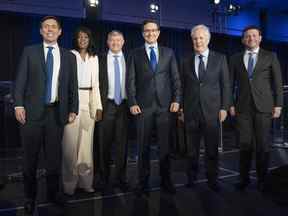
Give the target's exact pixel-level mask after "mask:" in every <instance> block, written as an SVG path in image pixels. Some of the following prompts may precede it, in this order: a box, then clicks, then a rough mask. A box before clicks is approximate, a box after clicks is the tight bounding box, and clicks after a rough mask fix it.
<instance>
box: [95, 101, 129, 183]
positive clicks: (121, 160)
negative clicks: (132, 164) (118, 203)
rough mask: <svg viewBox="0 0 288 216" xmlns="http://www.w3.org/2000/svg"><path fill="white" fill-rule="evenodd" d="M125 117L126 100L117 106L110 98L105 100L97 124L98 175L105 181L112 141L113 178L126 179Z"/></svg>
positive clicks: (108, 170)
mask: <svg viewBox="0 0 288 216" xmlns="http://www.w3.org/2000/svg"><path fill="white" fill-rule="evenodd" d="M127 118H128V108H127V103H126V101H123V102H122V103H121V104H120V105H119V106H118V105H116V104H115V103H114V101H112V100H108V101H107V104H106V108H105V110H104V111H103V119H102V121H100V122H99V124H98V141H99V157H100V161H99V162H100V176H101V177H102V178H104V179H105V181H108V179H109V177H110V166H109V161H110V159H111V148H112V144H113V143H114V146H113V147H115V151H114V152H115V180H116V181H126V161H127V160H126V158H127V121H128V120H127ZM96 172H97V171H96Z"/></svg>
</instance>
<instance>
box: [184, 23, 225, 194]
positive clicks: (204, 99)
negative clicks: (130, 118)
mask: <svg viewBox="0 0 288 216" xmlns="http://www.w3.org/2000/svg"><path fill="white" fill-rule="evenodd" d="M191 38H192V42H193V48H194V53H193V54H192V55H189V56H188V57H187V58H185V59H184V60H183V61H182V63H181V74H182V81H183V82H182V85H183V112H184V117H185V119H184V123H185V130H186V141H187V154H188V164H187V179H188V182H187V187H193V186H194V184H195V180H196V179H197V174H198V161H199V149H200V140H201V138H202V137H203V138H204V144H205V164H206V168H207V171H206V173H207V179H208V186H209V187H210V189H212V190H214V191H218V190H219V185H218V182H217V177H218V144H219V134H220V133H219V128H220V124H221V123H222V122H223V121H224V120H225V119H226V116H227V110H228V108H229V103H230V87H229V73H228V66H227V62H226V58H225V56H224V55H222V54H220V53H217V52H214V51H212V50H209V48H208V44H209V41H210V31H209V28H208V27H207V26H205V25H197V26H195V27H194V28H193V29H192V30H191Z"/></svg>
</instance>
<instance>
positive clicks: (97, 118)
mask: <svg viewBox="0 0 288 216" xmlns="http://www.w3.org/2000/svg"><path fill="white" fill-rule="evenodd" d="M102 118H103V111H102V110H100V109H97V110H96V116H95V121H96V122H98V121H101V120H102Z"/></svg>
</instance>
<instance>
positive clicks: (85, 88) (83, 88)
mask: <svg viewBox="0 0 288 216" xmlns="http://www.w3.org/2000/svg"><path fill="white" fill-rule="evenodd" d="M78 89H79V90H87V91H88V90H92V87H81V88H78Z"/></svg>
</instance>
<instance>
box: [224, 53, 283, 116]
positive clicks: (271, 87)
mask: <svg viewBox="0 0 288 216" xmlns="http://www.w3.org/2000/svg"><path fill="white" fill-rule="evenodd" d="M243 57H244V52H241V53H237V54H235V55H233V56H232V57H231V59H230V63H229V65H230V78H231V85H232V87H233V88H232V90H233V91H234V92H235V90H234V89H235V86H237V91H236V92H235V95H236V99H235V101H234V104H235V106H236V111H238V112H246V111H248V110H249V107H250V103H251V99H252V100H253V101H254V103H255V106H256V108H257V110H258V111H259V112H266V113H271V112H272V108H273V107H275V106H276V107H282V106H283V89H282V75H281V68H280V64H279V61H278V59H277V56H276V54H275V53H273V52H269V51H266V50H263V49H260V50H259V53H258V57H257V62H256V65H255V68H254V72H253V75H252V79H251V80H249V78H248V72H247V70H246V68H245V65H244V60H243Z"/></svg>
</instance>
